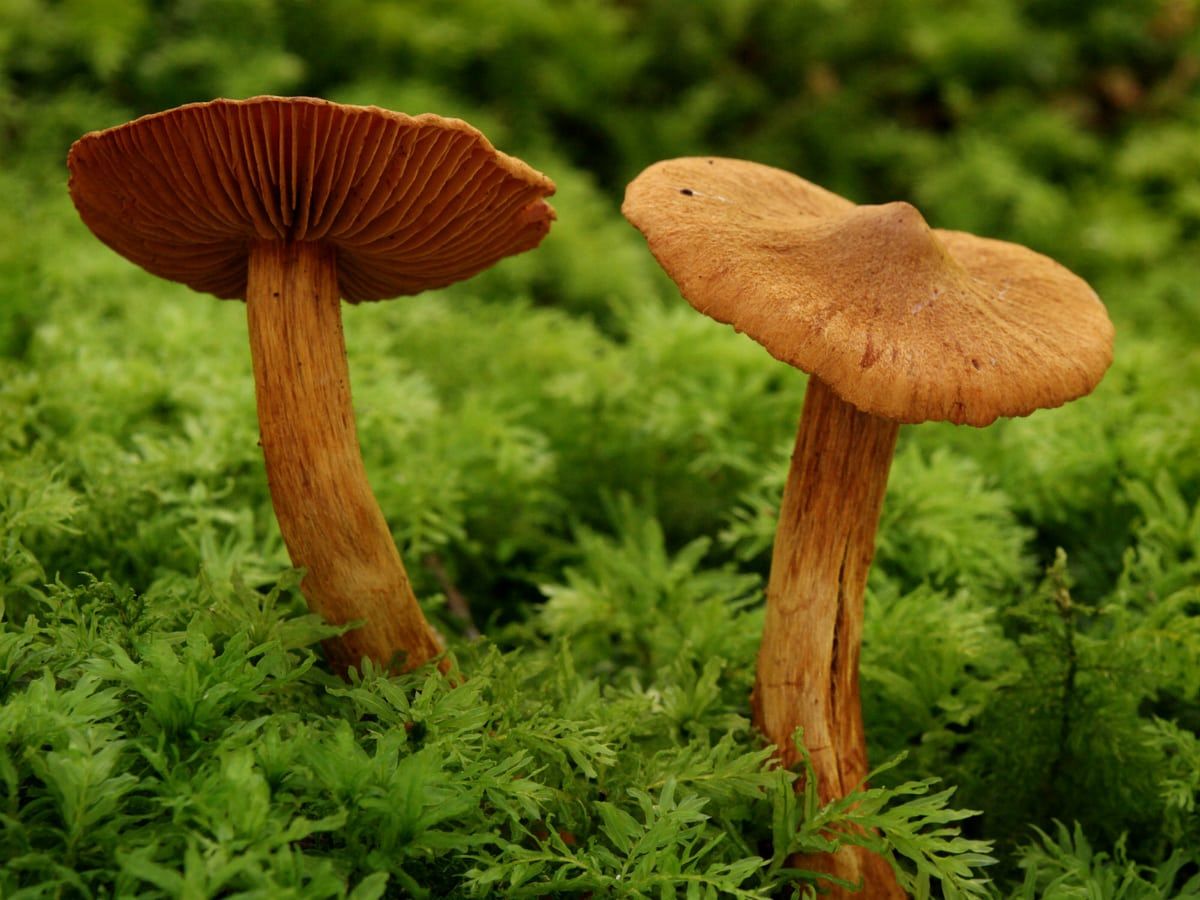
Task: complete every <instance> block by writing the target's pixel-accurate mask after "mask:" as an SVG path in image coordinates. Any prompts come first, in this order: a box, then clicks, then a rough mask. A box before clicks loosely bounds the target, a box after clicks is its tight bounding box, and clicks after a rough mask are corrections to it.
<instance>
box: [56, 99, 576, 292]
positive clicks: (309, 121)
mask: <svg viewBox="0 0 1200 900" xmlns="http://www.w3.org/2000/svg"><path fill="white" fill-rule="evenodd" d="M68 165H69V166H70V169H71V185H70V187H71V197H72V198H73V199H74V201H75V206H76V208H78V210H79V215H80V216H81V217H82V218H83V220H84V222H85V223H87V225H88V227H89V228H91V229H92V231H93V232H95V234H96V236H97V237H99V238H100V239H101V240H102V241H104V243H106V244H108V245H109V246H110V247H111V248H112V249H114V250H116V251H117V252H118V253H120V254H121V255H122V256H125V257H127V258H129V259H130V260H132V261H133V262H135V263H137V264H138V265H140V266H142V267H143V268H144V269H147V270H148V271H150V272H152V273H154V274H155V275H159V276H161V277H163V278H168V279H170V280H172V281H181V282H183V283H184V284H186V285H188V286H189V287H192V288H194V289H195V290H197V291H206V292H208V293H212V294H216V295H217V296H218V297H225V298H235V297H236V298H241V297H243V296H244V293H245V290H246V263H247V257H248V252H249V247H250V245H251V244H252V243H254V242H255V241H276V240H285V241H325V242H328V243H329V244H331V245H333V246H334V247H336V249H337V260H338V283H339V285H340V288H341V291H342V296H343V297H344V298H345V299H346V300H349V301H351V302H357V301H360V300H379V299H382V298H385V297H395V296H398V295H401V294H415V293H418V292H420V291H423V290H426V289H428V288H434V287H441V286H443V285H447V284H450V283H451V282H454V281H458V280H460V279H463V278H468V277H470V276H471V275H474V274H475V273H477V272H479V271H481V270H483V269H485V268H487V267H488V266H490V265H492V264H493V263H494V262H496V261H497V260H499V259H501V258H503V257H505V256H509V255H511V254H514V253H520V252H522V251H525V250H529V249H532V248H533V247H535V246H537V244H538V243H539V242H540V241H541V239H542V238H543V237H544V236H545V234H546V232H547V231H549V229H550V223H551V222H552V221H553V219H554V211H553V210H552V209H551V208H550V206H549V205H547V204H546V202H545V201H544V200H543V199H542V198H543V197H546V196H549V195H550V194H553V193H554V183H553V182H551V181H550V179H549V178H547V177H546V176H544V175H542V174H541V173H539V172H537V171H535V170H533V169H531V168H530V167H529V166H527V165H525V163H523V162H521V161H520V160H518V159H514V158H513V157H510V156H506V155H505V154H503V153H500V152H498V151H497V150H495V149H494V148H493V147H492V145H491V144H490V143H488V141H487V139H486V138H485V137H484V136H483V135H482V134H480V133H479V132H478V131H476V130H475V129H474V128H472V127H471V126H470V125H468V124H466V123H465V122H462V121H459V120H458V119H444V118H442V117H441V116H435V115H432V114H425V115H419V116H407V115H403V114H401V113H394V112H390V111H388V110H383V109H378V108H376V107H370V106H344V105H341V104H336V103H330V102H328V101H325V100H317V99H313V98H308V97H255V98H254V99H251V100H214V101H212V102H210V103H193V104H189V105H187V106H181V107H178V108H177V109H172V110H168V111H167V112H162V113H156V114H154V115H150V116H145V117H143V118H141V119H138V120H136V121H134V122H130V123H128V124H125V125H120V126H118V127H116V128H110V129H108V130H107V131H100V132H93V133H91V134H87V135H84V136H83V137H82V138H80V139H79V140H78V141H76V142H75V145H74V146H73V147H72V148H71V152H70V156H69V158H68Z"/></svg>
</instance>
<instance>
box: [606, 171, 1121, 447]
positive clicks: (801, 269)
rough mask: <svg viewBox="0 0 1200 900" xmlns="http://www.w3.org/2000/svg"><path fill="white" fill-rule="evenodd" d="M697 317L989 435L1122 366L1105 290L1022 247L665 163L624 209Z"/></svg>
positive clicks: (800, 188) (850, 385) (916, 414)
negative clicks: (995, 425)
mask: <svg viewBox="0 0 1200 900" xmlns="http://www.w3.org/2000/svg"><path fill="white" fill-rule="evenodd" d="M621 209H622V212H624V214H625V216H626V218H628V219H629V221H630V222H632V223H633V224H634V225H635V226H636V227H637V228H638V229H639V230H640V231H641V232H642V233H643V234H644V235H645V236H646V238H647V240H648V242H649V245H650V250H651V252H652V253H653V254H654V256H655V257H656V258H657V259H658V261H659V263H660V264H661V265H662V266H663V268H664V269H666V271H667V273H668V274H669V275H670V276H671V278H672V279H674V281H675V283H676V284H677V285H678V286H679V289H680V291H681V292H682V293H683V296H684V297H686V298H687V300H688V302H690V303H691V304H692V305H693V306H694V307H696V309H698V310H699V311H700V312H702V313H705V314H706V315H708V316H711V317H712V318H714V319H716V320H717V321H719V322H725V323H727V324H730V325H732V326H733V327H734V328H736V329H737V330H738V331H744V332H745V333H746V334H748V335H749V336H750V337H752V338H754V339H755V340H756V341H758V342H759V343H760V344H762V345H763V346H764V347H765V348H766V349H767V350H768V351H769V352H770V353H771V354H772V355H773V356H775V357H777V358H778V359H780V360H783V361H784V362H787V363H790V364H791V365H793V366H795V367H797V368H800V369H803V370H804V371H806V372H809V373H810V374H812V375H815V376H817V377H818V378H820V379H821V380H822V381H824V382H825V383H826V384H828V385H829V386H830V388H832V389H833V391H834V392H835V393H837V394H838V396H840V397H841V398H842V399H843V400H845V401H846V402H848V403H851V404H853V405H854V406H856V407H858V408H859V409H862V410H864V411H865V412H869V413H872V414H874V415H878V416H882V417H884V418H888V419H893V420H895V421H898V422H923V421H928V420H932V419H936V420H945V421H950V422H958V423H966V424H970V425H987V424H988V423H990V422H992V421H994V420H995V419H996V418H997V417H999V416H1022V415H1027V414H1029V413H1031V412H1033V411H1034V410H1035V409H1041V408H1046V407H1053V406H1060V405H1061V404H1063V403H1066V402H1067V401H1069V400H1072V399H1074V398H1076V397H1080V396H1082V395H1084V394H1087V393H1089V392H1090V391H1091V390H1092V389H1093V388H1094V387H1095V386H1096V384H1097V383H1098V382H1099V381H1100V378H1101V376H1102V375H1103V374H1104V371H1105V370H1106V369H1107V368H1108V366H1109V363H1110V362H1111V361H1112V339H1113V328H1112V324H1111V323H1110V322H1109V320H1108V315H1107V313H1106V312H1105V310H1104V306H1103V304H1102V303H1101V302H1100V299H1099V298H1098V297H1097V296H1096V294H1095V292H1094V291H1093V290H1092V289H1091V288H1090V287H1089V286H1088V285H1087V284H1086V283H1085V282H1084V281H1083V280H1082V279H1080V278H1079V277H1077V276H1075V275H1073V274H1072V273H1071V272H1069V271H1067V270H1066V269H1065V268H1063V267H1062V266H1061V265H1059V264H1058V263H1056V262H1054V261H1053V260H1051V259H1049V258H1047V257H1045V256H1042V255H1041V254H1038V253H1035V252H1033V251H1032V250H1029V249H1027V248H1025V247H1021V246H1018V245H1016V244H1009V243H1005V242H1003V241H995V240H989V239H986V238H979V237H975V236H973V235H969V234H964V233H962V232H958V231H943V230H940V229H931V228H930V227H929V226H928V225H927V224H926V223H925V220H924V219H923V218H921V214H920V213H919V212H917V210H916V209H914V208H913V207H912V206H910V205H909V204H907V203H888V204H885V205H883V206H856V205H854V204H853V203H851V202H850V201H848V200H845V199H843V198H842V197H839V196H837V195H836V194H832V193H830V192H829V191H826V190H824V189H823V188H820V187H817V186H816V185H814V184H811V183H810V182H807V181H805V180H804V179H802V178H799V177H797V176H795V175H792V174H791V173H789V172H784V171H782V170H780V169H775V168H771V167H769V166H764V165H759V164H756V163H750V162H744V161H741V160H732V159H714V158H707V157H705V158H688V159H675V160H667V161H665V162H661V163H656V164H655V165H653V166H651V167H650V168H648V169H646V170H645V171H644V172H642V174H641V175H639V176H638V177H637V178H636V179H634V181H633V182H632V183H631V184H630V185H629V188H628V190H627V191H626V194H625V203H624V205H623V206H622V208H621Z"/></svg>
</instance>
